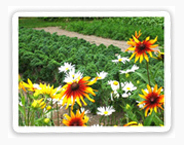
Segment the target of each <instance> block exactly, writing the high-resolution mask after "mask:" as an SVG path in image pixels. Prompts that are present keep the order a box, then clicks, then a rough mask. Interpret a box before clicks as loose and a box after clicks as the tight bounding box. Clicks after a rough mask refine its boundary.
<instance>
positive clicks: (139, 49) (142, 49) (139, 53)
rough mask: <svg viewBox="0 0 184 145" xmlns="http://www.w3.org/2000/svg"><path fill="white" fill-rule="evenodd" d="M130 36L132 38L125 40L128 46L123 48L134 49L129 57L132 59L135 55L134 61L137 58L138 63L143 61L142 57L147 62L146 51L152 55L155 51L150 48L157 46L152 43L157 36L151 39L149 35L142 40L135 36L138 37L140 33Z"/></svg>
mask: <svg viewBox="0 0 184 145" xmlns="http://www.w3.org/2000/svg"><path fill="white" fill-rule="evenodd" d="M132 37H133V39H130V41H128V42H127V44H129V45H130V47H129V48H127V49H126V50H125V51H134V53H133V54H132V55H131V57H130V58H129V59H132V58H133V57H134V56H135V62H137V60H138V59H139V58H140V63H141V62H142V61H143V59H144V58H145V59H146V61H147V62H148V61H149V59H148V55H147V54H146V52H147V53H148V54H149V55H150V56H151V57H152V52H154V51H156V50H153V49H152V48H156V47H157V46H158V44H155V45H153V44H154V43H155V42H156V41H157V37H156V38H155V39H153V40H150V37H147V38H146V39H145V40H143V41H142V42H141V41H140V40H139V39H138V38H136V37H140V35H137V36H136V37H135V36H132Z"/></svg>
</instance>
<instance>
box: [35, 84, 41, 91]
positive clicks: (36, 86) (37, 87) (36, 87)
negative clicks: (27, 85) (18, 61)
mask: <svg viewBox="0 0 184 145" xmlns="http://www.w3.org/2000/svg"><path fill="white" fill-rule="evenodd" d="M33 87H34V89H38V90H40V89H41V88H40V86H39V84H33Z"/></svg>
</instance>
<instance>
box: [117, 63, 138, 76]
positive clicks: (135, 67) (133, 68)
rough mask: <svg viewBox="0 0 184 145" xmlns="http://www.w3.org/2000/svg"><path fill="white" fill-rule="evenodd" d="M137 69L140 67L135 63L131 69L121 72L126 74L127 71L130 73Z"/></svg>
mask: <svg viewBox="0 0 184 145" xmlns="http://www.w3.org/2000/svg"><path fill="white" fill-rule="evenodd" d="M137 69H139V67H138V66H136V65H135V64H134V65H133V66H132V68H131V69H128V70H126V71H124V70H120V73H121V74H126V73H130V72H135V71H136V70H137Z"/></svg>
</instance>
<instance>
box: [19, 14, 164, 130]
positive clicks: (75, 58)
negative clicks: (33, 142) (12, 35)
mask: <svg viewBox="0 0 184 145" xmlns="http://www.w3.org/2000/svg"><path fill="white" fill-rule="evenodd" d="M29 20H30V19H25V22H24V23H23V21H24V19H20V20H19V22H20V23H19V26H20V27H19V74H20V75H19V126H58V125H61V126H124V127H127V126H164V20H163V18H159V17H155V18H154V17H153V18H147V17H146V18H141V17H140V18H136V17H134V18H133V17H131V18H99V19H97V18H86V19H85V20H84V18H75V19H74V20H72V18H65V19H64V18H47V17H46V18H37V19H33V20H37V21H41V22H42V23H43V25H44V23H47V24H48V25H49V24H50V25H51V23H52V24H54V23H57V24H58V25H59V26H61V28H62V29H66V30H69V31H76V32H79V33H83V34H86V35H96V36H101V37H105V38H111V39H116V40H126V41H127V44H129V46H130V47H129V48H127V49H126V51H125V52H122V51H121V49H120V48H118V47H116V46H113V45H110V46H109V47H106V46H105V45H103V44H101V45H99V46H97V45H95V44H90V43H89V42H87V41H86V40H84V39H78V38H77V37H72V38H71V37H67V36H64V35H61V36H59V35H57V33H54V34H50V33H48V32H45V31H44V30H40V31H38V30H35V29H33V28H34V27H36V26H35V25H33V26H30V25H28V24H27V25H26V24H25V23H26V21H29ZM33 24H34V22H33ZM43 25H42V26H43ZM24 26H25V27H24ZM40 26H41V25H40ZM121 26H122V27H121ZM155 48H158V50H155ZM61 109H64V110H66V113H63V114H61V112H60V110H61ZM88 114H91V115H94V116H97V115H98V116H100V117H99V118H98V121H97V122H98V124H90V123H89V121H90V118H89V117H88ZM54 115H56V117H53V116H54ZM117 116H118V119H117ZM55 122H57V124H56V123H55Z"/></svg>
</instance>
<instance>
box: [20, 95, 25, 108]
mask: <svg viewBox="0 0 184 145" xmlns="http://www.w3.org/2000/svg"><path fill="white" fill-rule="evenodd" d="M21 102H22V105H23V106H25V102H26V99H25V97H24V96H23V97H22V98H21Z"/></svg>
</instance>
